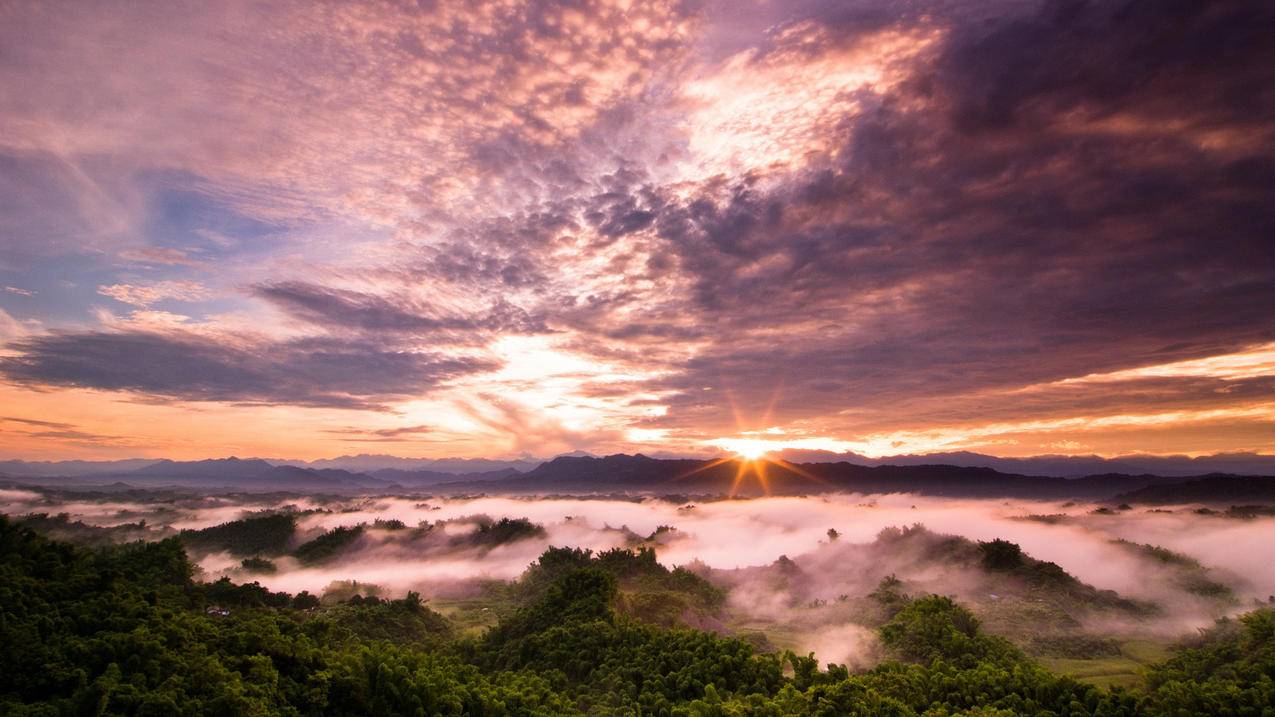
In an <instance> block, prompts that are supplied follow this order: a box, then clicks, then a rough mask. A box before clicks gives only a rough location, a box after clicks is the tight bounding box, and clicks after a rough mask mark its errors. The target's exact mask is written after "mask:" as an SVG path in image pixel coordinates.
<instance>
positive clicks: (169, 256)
mask: <svg viewBox="0 0 1275 717" xmlns="http://www.w3.org/2000/svg"><path fill="white" fill-rule="evenodd" d="M120 258H122V259H127V260H129V261H135V262H139V263H141V264H159V265H162V266H189V267H200V266H203V265H204V262H202V261H200V260H198V259H194V258H191V256H190V255H189V254H188V253H186V252H184V251H182V250H181V249H175V248H173V247H158V246H150V247H141V248H139V249H126V250H124V251H121V252H120Z"/></svg>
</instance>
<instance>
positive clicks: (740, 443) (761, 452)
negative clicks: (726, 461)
mask: <svg viewBox="0 0 1275 717" xmlns="http://www.w3.org/2000/svg"><path fill="white" fill-rule="evenodd" d="M718 445H720V446H721V447H723V448H725V449H726V450H728V451H730V452H731V453H734V454H735V455H736V456H739V457H740V458H742V459H744V460H746V461H756V460H761V459H762V458H765V457H766V454H768V453H770V452H771V451H773V450H774V449H775V446H774V444H773V443H772V442H771V441H761V440H754V439H751V438H731V439H728V440H726V439H724V440H722V441H721V442H719V444H718Z"/></svg>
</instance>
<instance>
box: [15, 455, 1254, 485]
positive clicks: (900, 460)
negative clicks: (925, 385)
mask: <svg viewBox="0 0 1275 717" xmlns="http://www.w3.org/2000/svg"><path fill="white" fill-rule="evenodd" d="M777 455H778V456H779V457H781V458H784V459H786V460H789V461H792V462H794V463H852V464H854V465H859V466H920V465H949V466H960V467H966V468H993V469H995V470H998V471H1000V472H1002V473H1016V474H1019V475H1027V476H1058V477H1063V478H1076V477H1080V476H1089V475H1098V474H1103V473H1123V474H1127V475H1140V474H1144V473H1146V474H1152V475H1159V476H1183V477H1185V476H1199V475H1207V474H1209V473H1232V474H1235V475H1267V476H1275V455H1263V454H1260V453H1217V454H1214V455H1209V456H1198V457H1191V456H1152V455H1128V456H1118V457H1115V458H1103V457H1101V456H1032V457H1028V458H1001V457H999V456H989V455H984V454H982V453H971V452H968V451H956V452H950V453H925V454H919V455H899V456H884V457H881V458H870V457H868V456H861V455H858V454H854V453H831V452H828V451H809V450H785V451H780V452H779V453H778V454H777ZM567 457H578V458H588V457H593V456H591V455H590V454H588V453H583V452H576V453H571V454H567ZM661 458H665V457H663V456H661ZM668 459H669V460H678V459H677V458H672V457H669V458H668ZM242 460H250V459H242ZM260 460H264V461H265V462H266V463H269V464H271V465H275V466H297V467H301V468H311V469H316V470H321V469H337V470H344V471H350V472H353V473H365V474H368V475H372V476H376V477H381V478H385V479H387V480H394V476H401V475H404V474H407V473H413V474H417V475H418V476H420V478H421V479H425V478H426V477H428V476H430V475H437V476H439V477H445V476H446V475H448V474H450V475H473V474H490V475H491V476H493V477H495V476H496V475H497V474H498V473H499V472H500V471H508V470H513V471H517V472H519V473H529V472H531V471H533V470H535V469H536V468H537V467H539V466H540V465H541V464H542V463H544V462H545V461H547V460H549V459H537V458H531V457H525V458H518V459H512V460H495V459H488V458H401V457H398V456H391V455H384V454H376V455H373V454H366V453H364V454H359V455H354V456H340V457H338V458H323V459H319V460H313V461H302V460H291V459H284V458H266V459H260ZM161 462H162V461H161V460H160V459H157V458H130V459H126V460H117V461H20V460H8V461H0V474H8V475H11V476H87V475H103V474H114V473H128V472H130V471H134V470H137V469H139V468H143V467H145V466H149V465H152V464H156V463H161ZM196 463H198V461H196ZM390 471H398V472H399V473H391V472H390Z"/></svg>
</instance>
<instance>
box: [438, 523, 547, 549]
mask: <svg viewBox="0 0 1275 717" xmlns="http://www.w3.org/2000/svg"><path fill="white" fill-rule="evenodd" d="M546 535H547V533H546V532H545V529H544V528H542V527H540V526H539V525H536V524H535V523H533V522H531V521H530V520H527V519H526V518H501V519H500V520H497V521H495V522H492V521H490V520H483V521H480V522H479V523H478V529H477V530H475V531H474V532H472V533H470V534H469V535H465V536H462V537H461V539H460V540H461V541H462V542H465V543H468V544H470V545H477V546H481V547H485V548H494V547H496V546H497V545H506V544H508V543H515V542H518V541H519V540H527V539H528V538H543V537H545V536H546Z"/></svg>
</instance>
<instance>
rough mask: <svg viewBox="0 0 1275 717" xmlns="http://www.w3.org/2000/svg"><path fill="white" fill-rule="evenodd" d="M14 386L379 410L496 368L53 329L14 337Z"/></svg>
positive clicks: (330, 346)
mask: <svg viewBox="0 0 1275 717" xmlns="http://www.w3.org/2000/svg"><path fill="white" fill-rule="evenodd" d="M11 348H12V349H14V350H16V351H17V352H18V355H16V356H10V357H4V358H0V373H2V374H3V375H4V376H5V377H6V378H8V379H9V380H10V381H13V382H15V383H19V384H23V385H30V386H36V387H42V386H62V387H75V388H94V389H102V390H109V391H130V392H136V393H141V394H145V395H149V396H157V397H163V398H165V399H171V400H183V401H223V402H231V403H248V404H253V403H256V404H289V405H299V406H320V407H335V408H361V409H379V408H381V407H382V406H383V403H384V402H386V401H392V400H401V399H403V398H405V397H408V396H419V395H422V394H424V393H428V392H429V391H430V390H433V389H435V388H437V387H438V386H440V385H442V384H444V383H446V382H447V381H449V380H452V379H455V378H458V377H460V376H464V375H467V374H471V373H475V372H479V371H490V370H494V369H495V368H497V365H496V364H495V363H493V362H492V361H490V360H487V359H482V358H460V357H446V356H441V355H437V354H431V353H423V352H417V351H409V350H394V349H392V348H385V347H382V346H379V345H376V344H373V343H369V342H359V341H353V340H350V341H343V340H338V339H322V338H310V339H295V340H292V341H286V342H243V341H241V342H236V341H235V340H234V337H208V336H201V335H197V334H193V333H181V332H170V333H145V332H115V333H108V332H87V333H69V332H68V333H51V334H46V335H42V336H36V337H30V338H27V339H23V340H20V341H18V342H15V343H13V344H11Z"/></svg>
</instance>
